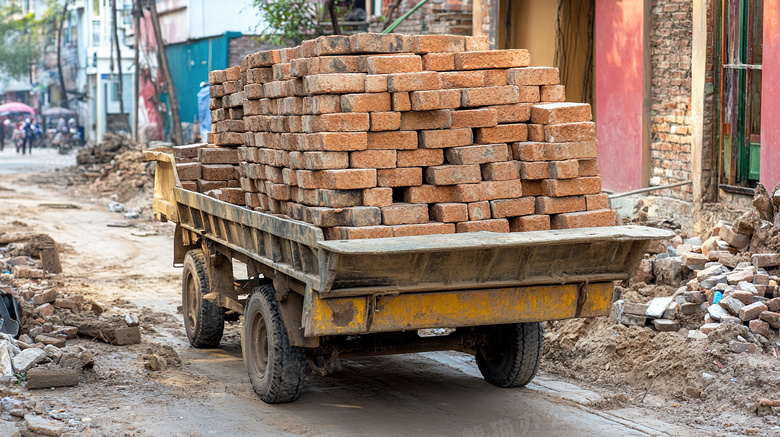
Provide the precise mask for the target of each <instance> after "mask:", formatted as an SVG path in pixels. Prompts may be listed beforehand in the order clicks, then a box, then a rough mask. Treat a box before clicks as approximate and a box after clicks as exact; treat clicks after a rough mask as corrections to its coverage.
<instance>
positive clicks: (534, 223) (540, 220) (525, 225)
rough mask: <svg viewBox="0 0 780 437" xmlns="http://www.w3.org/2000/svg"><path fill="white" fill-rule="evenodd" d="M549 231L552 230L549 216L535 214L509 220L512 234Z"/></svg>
mask: <svg viewBox="0 0 780 437" xmlns="http://www.w3.org/2000/svg"><path fill="white" fill-rule="evenodd" d="M548 229H550V216H549V215H542V214H534V215H526V216H523V217H512V218H510V219H509V231H510V232H530V231H546V230H548Z"/></svg>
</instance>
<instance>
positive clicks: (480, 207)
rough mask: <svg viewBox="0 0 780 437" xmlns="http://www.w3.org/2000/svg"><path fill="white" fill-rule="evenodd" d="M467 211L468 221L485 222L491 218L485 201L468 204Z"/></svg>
mask: <svg viewBox="0 0 780 437" xmlns="http://www.w3.org/2000/svg"><path fill="white" fill-rule="evenodd" d="M468 211H469V220H486V219H489V218H490V217H491V215H490V202H488V201H487V200H483V201H481V202H472V203H469V204H468ZM464 221H465V220H464Z"/></svg>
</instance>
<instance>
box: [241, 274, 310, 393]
mask: <svg viewBox="0 0 780 437" xmlns="http://www.w3.org/2000/svg"><path fill="white" fill-rule="evenodd" d="M275 294H276V292H275V290H274V288H273V286H271V285H261V286H259V287H255V288H254V289H253V290H252V294H251V295H250V296H249V299H247V304H246V307H245V309H244V329H243V331H242V336H241V348H242V351H243V355H244V364H246V369H247V371H248V372H249V380H250V381H251V382H252V388H254V390H255V393H257V396H258V397H259V398H260V399H261V400H262V401H263V402H265V403H268V404H283V403H287V402H293V401H295V400H296V399H298V396H299V395H300V394H301V389H302V388H303V380H304V377H305V371H306V355H305V353H304V350H303V348H299V347H294V346H291V345H290V340H289V338H288V337H287V330H286V329H285V326H284V321H283V320H282V314H281V312H280V311H279V306H278V304H277V302H276V296H275Z"/></svg>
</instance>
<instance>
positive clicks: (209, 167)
mask: <svg viewBox="0 0 780 437" xmlns="http://www.w3.org/2000/svg"><path fill="white" fill-rule="evenodd" d="M201 172H202V176H203V179H205V180H207V181H228V180H231V179H235V177H236V167H235V166H233V165H230V164H203V165H202V166H201Z"/></svg>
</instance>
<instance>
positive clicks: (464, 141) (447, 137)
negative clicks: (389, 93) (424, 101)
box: [401, 113, 508, 154]
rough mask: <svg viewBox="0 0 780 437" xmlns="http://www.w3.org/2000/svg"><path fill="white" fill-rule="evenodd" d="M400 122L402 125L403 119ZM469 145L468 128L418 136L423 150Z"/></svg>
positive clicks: (421, 132) (425, 132)
mask: <svg viewBox="0 0 780 437" xmlns="http://www.w3.org/2000/svg"><path fill="white" fill-rule="evenodd" d="M410 114H411V113H410ZM401 122H402V123H403V119H402V121H401ZM470 144H472V136H471V129H469V128H460V129H441V130H422V131H420V133H419V136H418V147H420V148H424V149H442V148H448V147H457V146H466V145H470ZM507 154H508V153H507Z"/></svg>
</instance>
